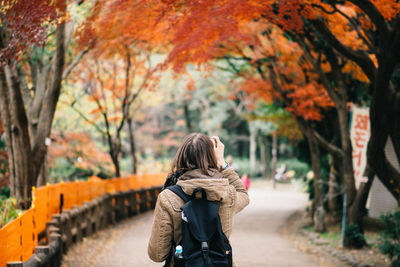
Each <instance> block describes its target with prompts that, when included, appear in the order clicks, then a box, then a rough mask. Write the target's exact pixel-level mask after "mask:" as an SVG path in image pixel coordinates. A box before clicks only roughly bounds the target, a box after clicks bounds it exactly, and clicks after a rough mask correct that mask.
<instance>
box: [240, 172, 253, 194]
mask: <svg viewBox="0 0 400 267" xmlns="http://www.w3.org/2000/svg"><path fill="white" fill-rule="evenodd" d="M240 180H242V183H243V185H244V187H246V190H249V188H250V183H251V181H250V177H249V176H248V175H247V173H244V174H243V175H242V177H241V178H240Z"/></svg>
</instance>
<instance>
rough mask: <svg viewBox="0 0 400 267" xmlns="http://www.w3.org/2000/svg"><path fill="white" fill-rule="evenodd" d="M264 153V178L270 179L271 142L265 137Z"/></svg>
mask: <svg viewBox="0 0 400 267" xmlns="http://www.w3.org/2000/svg"><path fill="white" fill-rule="evenodd" d="M264 140H265V142H266V143H265V152H266V154H265V162H266V163H267V165H266V167H267V168H266V170H265V171H266V175H267V176H266V177H267V178H271V176H272V174H271V173H272V171H271V142H270V140H269V138H268V137H266V138H265V139H264Z"/></svg>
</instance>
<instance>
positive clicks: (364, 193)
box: [348, 165, 375, 232]
mask: <svg viewBox="0 0 400 267" xmlns="http://www.w3.org/2000/svg"><path fill="white" fill-rule="evenodd" d="M363 176H364V177H368V181H367V182H366V183H365V182H362V183H360V187H359V189H358V191H357V195H356V197H355V199H354V201H353V204H352V205H351V206H350V208H349V219H348V222H349V223H351V224H356V225H358V227H359V229H360V230H361V232H363V228H364V227H363V224H362V218H363V217H364V216H365V215H367V210H366V208H365V206H366V204H367V200H368V195H369V191H370V189H371V186H372V182H373V181H374V177H375V173H374V171H373V170H372V169H371V168H370V167H369V166H368V165H367V167H366V168H365V171H364V175H363Z"/></svg>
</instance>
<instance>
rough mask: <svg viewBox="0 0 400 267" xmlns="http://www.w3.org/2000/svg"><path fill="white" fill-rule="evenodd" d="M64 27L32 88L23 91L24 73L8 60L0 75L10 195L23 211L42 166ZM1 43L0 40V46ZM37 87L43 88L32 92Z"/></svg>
mask: <svg viewBox="0 0 400 267" xmlns="http://www.w3.org/2000/svg"><path fill="white" fill-rule="evenodd" d="M64 28H65V25H64V23H61V24H59V25H58V26H57V29H56V51H55V54H54V56H53V58H52V62H53V65H52V67H51V71H50V72H48V76H45V77H43V75H44V74H43V73H41V72H40V71H43V70H45V68H47V66H41V67H40V68H39V67H38V68H35V70H33V71H32V73H31V74H32V77H31V78H32V83H33V86H34V87H33V88H32V89H28V88H27V84H26V81H25V78H26V77H25V76H26V74H25V73H23V71H22V68H21V67H20V66H19V65H18V63H17V62H16V61H15V60H10V61H9V63H8V64H7V65H6V66H5V67H3V68H2V70H1V74H0V79H1V90H0V98H1V102H0V103H1V117H2V120H3V121H4V128H5V133H6V142H7V152H8V155H9V166H10V184H11V192H12V195H13V196H15V197H16V198H17V199H18V206H19V207H20V208H24V209H26V208H28V207H30V202H31V197H32V195H31V193H32V192H31V190H32V186H34V185H36V181H37V178H38V175H39V172H40V170H41V168H42V166H43V162H44V159H45V155H46V150H47V147H46V145H45V139H46V138H47V137H49V136H50V130H51V125H52V121H53V117H54V113H55V109H56V104H57V101H58V98H59V95H60V91H61V82H62V74H63V68H64V60H65V44H64V34H65V33H64V31H65V29H64ZM2 30H3V31H4V30H5V29H2ZM2 36H5V35H2ZM5 42H6V40H4V39H2V40H1V44H2V45H4V43H5ZM39 65H40V64H39ZM39 84H40V86H44V87H43V88H44V89H43V88H40V89H38V91H35V88H36V87H40V86H38V85H39ZM28 90H34V93H35V94H34V95H33V98H30V93H29V92H28ZM39 91H40V92H39ZM36 93H37V94H36ZM26 102H28V103H26Z"/></svg>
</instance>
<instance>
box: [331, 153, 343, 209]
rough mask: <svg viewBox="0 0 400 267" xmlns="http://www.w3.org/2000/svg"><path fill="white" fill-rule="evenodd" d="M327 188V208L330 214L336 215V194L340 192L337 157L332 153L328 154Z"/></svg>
mask: <svg viewBox="0 0 400 267" xmlns="http://www.w3.org/2000/svg"><path fill="white" fill-rule="evenodd" d="M329 161H330V169H329V189H328V208H329V212H330V213H332V215H334V216H335V215H336V213H337V212H338V211H339V209H338V202H337V201H338V196H339V194H340V187H341V186H340V181H339V164H338V159H337V158H336V157H334V156H332V154H330V156H329Z"/></svg>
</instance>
